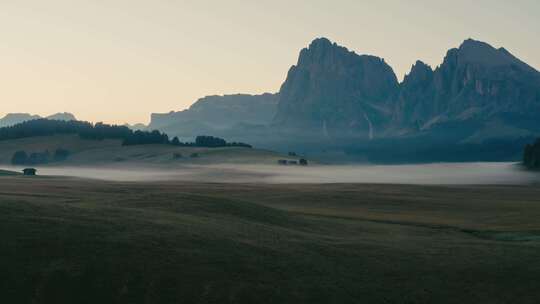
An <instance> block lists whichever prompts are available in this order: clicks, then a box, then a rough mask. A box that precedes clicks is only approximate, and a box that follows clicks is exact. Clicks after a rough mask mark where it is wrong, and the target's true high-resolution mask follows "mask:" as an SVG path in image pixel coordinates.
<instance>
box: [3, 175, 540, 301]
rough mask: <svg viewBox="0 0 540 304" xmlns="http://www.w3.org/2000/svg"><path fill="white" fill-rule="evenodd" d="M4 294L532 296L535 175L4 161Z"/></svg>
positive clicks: (18, 297) (539, 279)
mask: <svg viewBox="0 0 540 304" xmlns="http://www.w3.org/2000/svg"><path fill="white" fill-rule="evenodd" d="M0 238H1V240H2V241H1V245H0V290H1V293H0V302H1V303H538V300H539V299H540V288H538V286H540V259H539V256H540V187H538V186H421V185H370V184H248V183H234V184H222V183H189V182H181V181H175V182H159V183H158V182H111V181H99V180H86V179H76V178H62V177H34V178H25V177H22V176H0Z"/></svg>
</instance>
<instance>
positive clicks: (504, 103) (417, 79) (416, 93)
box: [394, 39, 540, 137]
mask: <svg viewBox="0 0 540 304" xmlns="http://www.w3.org/2000/svg"><path fill="white" fill-rule="evenodd" d="M538 115H540V73H538V71H536V70H535V69H534V68H532V67H530V66H528V65H527V64H525V63H523V62H522V61H520V60H519V59H517V58H516V57H514V56H513V55H512V54H510V53H509V52H508V51H507V50H505V49H503V48H500V49H495V48H493V47H492V46H490V45H489V44H487V43H484V42H480V41H475V40H472V39H469V40H466V41H464V42H463V44H462V45H461V46H460V47H459V48H457V49H451V50H449V51H448V52H447V54H446V57H445V58H444V61H443V63H442V64H441V65H440V66H439V67H438V68H436V69H435V71H433V72H432V71H431V68H429V67H427V66H426V65H425V64H422V63H421V62H418V63H417V64H415V65H414V66H413V68H412V70H411V72H410V73H409V74H408V75H407V76H406V77H405V79H404V81H403V83H402V84H401V86H400V94H399V102H398V106H397V108H396V110H395V114H394V122H395V123H397V124H398V125H399V126H400V127H402V128H406V129H407V128H408V129H409V131H413V132H414V131H416V130H418V129H419V130H424V131H425V130H430V129H433V128H440V127H441V126H444V125H445V124H447V123H452V122H459V121H462V122H469V123H471V122H474V124H471V125H474V126H472V127H471V130H470V132H471V136H472V137H475V134H474V133H475V132H483V133H484V134H486V135H487V133H490V132H487V133H486V130H485V128H489V129H490V130H491V133H492V136H484V137H494V136H495V137H496V136H497V133H498V131H497V130H498V129H499V130H503V129H505V130H509V128H511V129H513V130H514V131H515V132H514V133H515V134H516V135H518V134H519V135H520V136H522V135H524V134H527V131H531V132H532V133H535V132H537V131H540V124H539V123H537V117H538ZM474 129H477V130H474ZM478 135H479V133H476V137H478ZM506 135H508V134H506Z"/></svg>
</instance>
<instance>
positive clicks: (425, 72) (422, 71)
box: [403, 60, 433, 86]
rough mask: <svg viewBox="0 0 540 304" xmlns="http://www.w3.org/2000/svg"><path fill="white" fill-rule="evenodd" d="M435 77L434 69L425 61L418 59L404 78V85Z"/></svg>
mask: <svg viewBox="0 0 540 304" xmlns="http://www.w3.org/2000/svg"><path fill="white" fill-rule="evenodd" d="M432 77H433V70H432V69H431V67H430V66H429V65H427V64H425V63H424V62H422V61H420V60H418V61H416V63H415V64H413V66H412V67H411V71H410V72H409V74H407V75H405V78H404V79H403V85H405V86H407V85H410V84H415V83H419V82H425V81H426V80H430V79H431V78H432Z"/></svg>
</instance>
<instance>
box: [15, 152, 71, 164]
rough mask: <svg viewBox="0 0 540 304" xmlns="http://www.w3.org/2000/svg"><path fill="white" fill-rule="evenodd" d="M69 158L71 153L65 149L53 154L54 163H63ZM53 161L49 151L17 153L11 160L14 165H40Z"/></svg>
mask: <svg viewBox="0 0 540 304" xmlns="http://www.w3.org/2000/svg"><path fill="white" fill-rule="evenodd" d="M68 157H69V151H68V150H65V149H56V151H54V154H53V158H52V159H53V160H54V161H63V160H66V159H67V158H68ZM50 161H51V154H50V153H49V151H45V152H33V153H26V151H17V152H15V153H14V154H13V157H12V158H11V163H12V164H14V165H40V164H46V163H48V162H50Z"/></svg>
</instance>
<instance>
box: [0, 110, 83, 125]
mask: <svg viewBox="0 0 540 304" xmlns="http://www.w3.org/2000/svg"><path fill="white" fill-rule="evenodd" d="M40 118H43V117H41V116H39V115H32V114H28V113H9V114H7V115H6V116H4V117H3V118H0V128H3V127H9V126H13V125H16V124H19V123H21V122H25V121H29V120H35V119H40ZM44 118H47V119H50V120H64V121H70V120H77V119H76V118H75V116H74V115H73V114H71V113H67V112H64V113H56V114H53V115H50V116H47V117H44Z"/></svg>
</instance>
